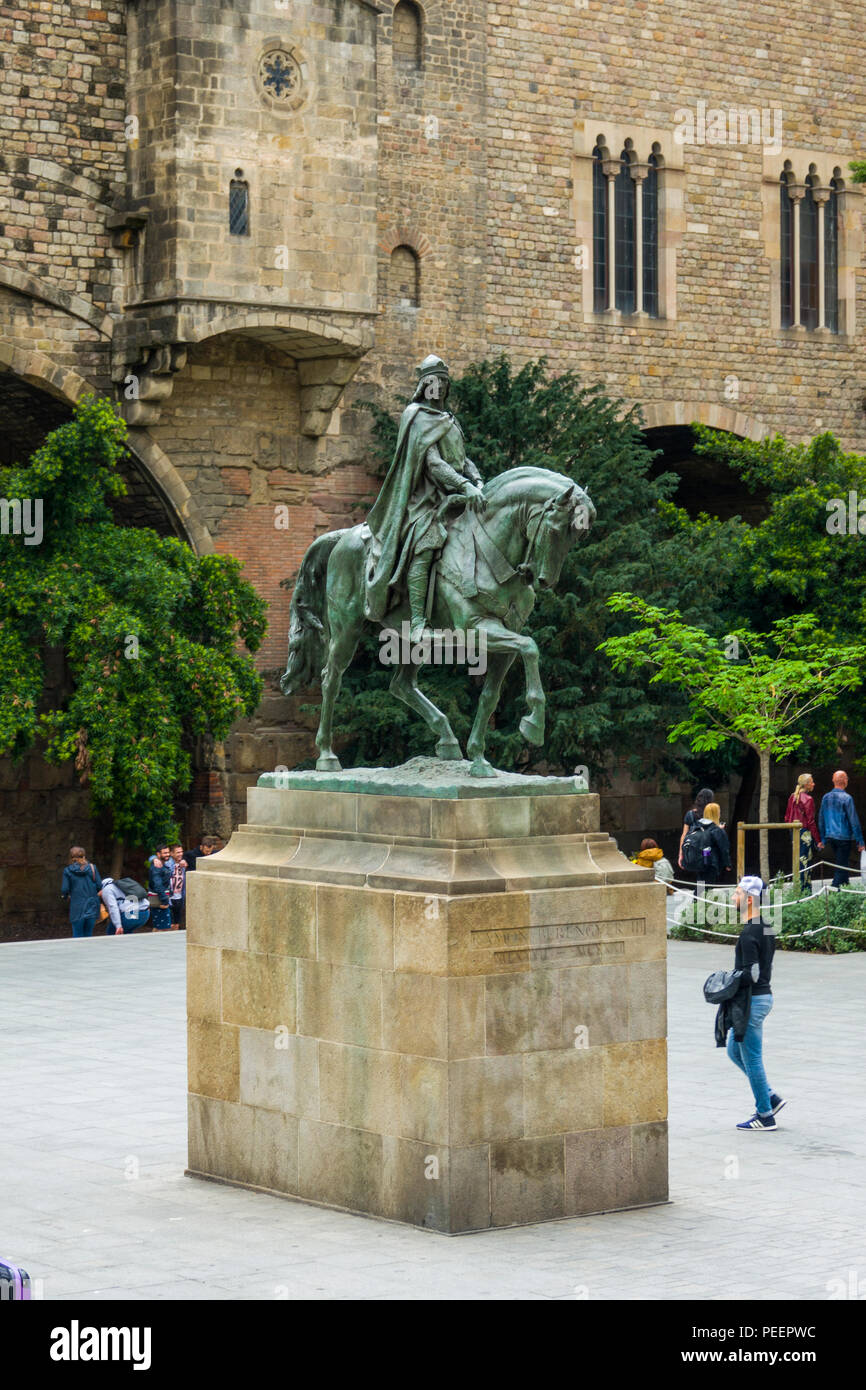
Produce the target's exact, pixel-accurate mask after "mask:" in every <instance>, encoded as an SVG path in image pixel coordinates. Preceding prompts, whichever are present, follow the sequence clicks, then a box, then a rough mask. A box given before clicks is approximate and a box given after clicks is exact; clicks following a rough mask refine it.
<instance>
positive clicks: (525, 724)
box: [478, 618, 547, 745]
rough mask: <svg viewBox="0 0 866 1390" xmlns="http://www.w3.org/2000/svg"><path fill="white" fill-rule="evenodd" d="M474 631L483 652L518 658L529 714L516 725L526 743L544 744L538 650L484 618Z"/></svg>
mask: <svg viewBox="0 0 866 1390" xmlns="http://www.w3.org/2000/svg"><path fill="white" fill-rule="evenodd" d="M478 631H479V632H482V633H484V634H485V635H484V638H483V640H484V643H485V650H486V651H487V652H488V653H492V654H493V655H496V654H497V653H500V652H507V653H510V654H511V655H512V658H513V657H515V656H519V657H520V658H521V660H522V662H523V669H524V671H525V673H526V703H527V705H528V706H529V713H528V714H525V715H524V716H523V718H522V719H521V721H520V732H521V733H522V734H523V737H524V738H525V739H526V741H527V743H534V744H537V745H540V744H542V743H543V742H544V710H545V705H546V703H547V702H546V700H545V698H544V689H543V687H542V684H541V673H540V672H539V669H538V647H537V646H536V645H535V643H534V641H533V640H532V638H531V637H527V636H526V635H525V634H524V633H519V632H511V631H510V630H509V629H508V628H507V627H505V626H504V625H503V624H502V623H501V622H500V621H499V619H498V618H484V619H482V621H481V622H480V623H479V624H478Z"/></svg>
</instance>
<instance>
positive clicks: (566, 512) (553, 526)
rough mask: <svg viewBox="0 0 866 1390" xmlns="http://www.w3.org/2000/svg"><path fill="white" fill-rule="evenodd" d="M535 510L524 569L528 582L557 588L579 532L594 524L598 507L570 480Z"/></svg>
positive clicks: (531, 520) (532, 516)
mask: <svg viewBox="0 0 866 1390" xmlns="http://www.w3.org/2000/svg"><path fill="white" fill-rule="evenodd" d="M533 513H534V514H532V513H531V514H530V519H529V523H528V525H527V540H528V542H529V544H528V548H527V554H526V559H525V560H524V562H523V565H522V566H521V570H522V572H523V574H524V576H525V578H526V579H527V581H528V583H530V584H532V585H534V586H537V587H538V588H540V589H554V588H555V587H556V585H557V584H558V582H559V575H560V571H561V570H562V565H563V562H564V560H565V557H566V555H567V554H568V552H569V551H570V550H571V547H572V546H573V545H574V543H575V541H576V540H577V537H578V535H579V534H580V533H581V532H583V531H588V530H589V528H590V526H592V524H593V522H594V521H595V519H596V510H595V507H594V506H593V504H592V500H591V499H590V496H589V494H588V493H587V492H584V490H583V488H581V487H578V485H577V483H567V484H566V486H565V487H563V488H559V489H557V491H555V492H554V493H553V494H552V495H551V496H550V497H549V498H548V499H547V500H546V501H545V502H543V503H542V504H541V505H540V507H539V508H538V509H533Z"/></svg>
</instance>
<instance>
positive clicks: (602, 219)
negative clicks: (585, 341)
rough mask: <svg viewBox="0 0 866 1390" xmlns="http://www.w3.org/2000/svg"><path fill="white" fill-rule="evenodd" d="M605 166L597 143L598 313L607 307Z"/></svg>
mask: <svg viewBox="0 0 866 1390" xmlns="http://www.w3.org/2000/svg"><path fill="white" fill-rule="evenodd" d="M603 166H604V151H603V150H602V148H601V146H600V145H596V147H595V149H594V150H593V152H592V289H593V308H594V309H595V312H596V313H597V314H603V313H604V311H605V309H606V308H607V180H606V179H605V177H604V167H603Z"/></svg>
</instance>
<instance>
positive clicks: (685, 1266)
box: [0, 933, 866, 1301]
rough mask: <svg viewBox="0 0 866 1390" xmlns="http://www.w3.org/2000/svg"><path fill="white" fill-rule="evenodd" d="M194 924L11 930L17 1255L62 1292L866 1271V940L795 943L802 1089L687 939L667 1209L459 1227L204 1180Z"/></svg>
mask: <svg viewBox="0 0 866 1390" xmlns="http://www.w3.org/2000/svg"><path fill="white" fill-rule="evenodd" d="M184 948H185V938H184V936H183V935H182V934H179V933H171V934H170V935H166V936H156V935H152V934H148V935H145V936H142V937H128V938H122V939H121V938H114V937H97V938H94V939H90V940H81V941H70V940H65V941H50V942H27V943H16V944H9V945H4V946H2V947H0V1132H2V1135H3V1143H2V1144H0V1192H2V1194H3V1196H2V1216H0V1254H3V1255H5V1256H7V1257H8V1258H10V1259H12V1260H14V1261H16V1262H18V1263H20V1264H23V1265H24V1266H25V1268H27V1269H29V1271H30V1273H31V1276H32V1278H33V1279H34V1281H37V1283H36V1291H37V1293H38V1294H41V1295H42V1296H43V1297H45V1298H47V1299H58V1300H65V1299H72V1298H82V1297H83V1298H85V1299H92V1300H95V1301H101V1300H106V1299H112V1298H122V1299H130V1300H135V1301H142V1300H145V1301H146V1300H151V1299H192V1300H196V1299H221V1300H222V1299H238V1298H241V1299H276V1300H284V1299H285V1300H291V1299H303V1298H308V1299H315V1300H323V1299H357V1298H363V1299H374V1300H386V1299H392V1300H397V1299H418V1300H420V1299H429V1300H440V1299H441V1300H447V1299H478V1300H493V1299H507V1300H517V1299H530V1300H538V1299H547V1300H549V1299H554V1300H557V1299H583V1298H588V1299H632V1300H636V1299H685V1298H694V1297H697V1298H702V1299H708V1300H719V1299H725V1298H727V1297H729V1296H730V1293H731V1287H732V1285H731V1280H732V1278H734V1277H735V1280H736V1296H737V1297H738V1298H743V1297H747V1298H754V1299H759V1300H761V1299H768V1298H782V1299H790V1300H801V1299H826V1298H827V1297H828V1292H829V1291H828V1284H829V1283H830V1282H831V1281H833V1280H839V1281H841V1282H842V1283H843V1284H844V1285H845V1286H846V1287H847V1286H848V1284H849V1280H850V1279H851V1276H852V1272H853V1274H854V1279H855V1282H856V1281H857V1280H863V1281H864V1282H863V1287H864V1289H866V1236H864V1222H863V1219H862V1213H863V1209H864V1199H866V1165H864V1157H866V1087H864V1084H863V1082H864V1075H863V1072H864V1068H863V1058H862V1038H863V999H864V996H866V955H859V954H858V955H850V956H838V957H824V956H820V957H818V956H807V955H799V954H793V953H784V954H783V953H779V954H778V955H777V956H776V965H775V974H774V985H775V986H776V1003H775V1006H774V1009H773V1012H772V1014H771V1016H770V1019H769V1021H768V1023H767V1025H766V1029H765V1038H766V1044H765V1057H766V1061H767V1071H768V1075H769V1077H770V1080H771V1081H772V1083H773V1084H774V1086H776V1087H777V1089H778V1090H779V1091H780V1092H781V1093H782V1094H783V1095H785V1097H786V1098H787V1099H788V1101H789V1104H788V1106H787V1108H786V1109H785V1110H784V1111H783V1112H782V1114H781V1116H780V1124H781V1126H782V1127H781V1129H780V1131H779V1132H778V1133H776V1134H768V1135H762V1134H752V1133H749V1134H740V1133H738V1132H737V1131H736V1130H735V1129H734V1125H735V1124H736V1122H737V1121H738V1120H742V1119H745V1118H747V1116H748V1115H749V1114H750V1113H751V1109H752V1106H751V1103H750V1102H751V1096H750V1093H749V1091H748V1087H747V1085H746V1082H745V1080H744V1078H743V1077H742V1076H741V1075H740V1073H739V1072H737V1071H736V1070H735V1069H734V1068H733V1067H732V1066H731V1064H730V1063H729V1062H728V1060H727V1058H726V1056H725V1054H724V1052H723V1051H717V1050H716V1049H715V1047H714V1045H713V1033H712V1025H713V1011H712V1009H711V1008H710V1007H709V1006H708V1005H707V1004H705V1003H704V1001H703V998H702V995H701V985H702V982H703V980H704V978H705V977H706V975H707V974H709V972H710V970H712V969H715V968H717V967H719V966H727V965H728V964H729V963H730V962H729V954H730V948H729V947H727V946H716V945H706V944H703V943H697V942H677V941H674V942H670V943H669V948H670V956H669V989H670V993H669V1016H670V1028H671V1037H670V1083H671V1110H670V1115H671V1126H670V1129H671V1135H670V1138H671V1197H672V1202H671V1204H669V1205H668V1206H663V1207H654V1208H650V1209H646V1210H643V1211H634V1212H618V1213H612V1214H610V1215H608V1216H592V1217H583V1218H575V1219H571V1220H567V1221H560V1222H556V1223H553V1224H549V1225H543V1226H527V1227H522V1228H519V1229H515V1230H493V1231H485V1232H481V1233H478V1234H475V1235H468V1236H459V1237H447V1236H440V1235H437V1234H435V1233H433V1232H428V1231H420V1230H414V1229H412V1228H409V1227H402V1226H396V1225H389V1224H387V1223H384V1222H379V1221H375V1220H371V1219H367V1218H364V1217H359V1216H350V1215H347V1214H345V1213H341V1212H333V1211H328V1210H326V1209H324V1208H318V1207H312V1206H307V1205H304V1204H302V1203H299V1202H293V1201H287V1200H282V1199H280V1198H277V1197H268V1196H264V1195H261V1194H256V1193H252V1192H246V1191H242V1190H239V1189H236V1188H231V1187H226V1186H221V1185H219V1184H216V1183H206V1182H201V1181H196V1180H194V1179H191V1178H186V1177H184V1176H183V1169H184V1166H185V1162H186V1058H185V1029H184V1024H185V1002H184V975H185V971H184V966H185V958H184Z"/></svg>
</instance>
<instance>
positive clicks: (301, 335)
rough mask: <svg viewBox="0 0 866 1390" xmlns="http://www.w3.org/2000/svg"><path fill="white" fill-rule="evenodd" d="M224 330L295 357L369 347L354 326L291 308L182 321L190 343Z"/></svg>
mask: <svg viewBox="0 0 866 1390" xmlns="http://www.w3.org/2000/svg"><path fill="white" fill-rule="evenodd" d="M221 333H247V334H249V335H250V336H251V337H253V338H258V339H260V340H261V341H262V342H266V343H270V344H271V345H272V346H273V347H276V348H280V349H281V350H282V351H283V352H287V353H289V354H290V355H291V356H293V357H296V356H304V357H324V356H326V355H328V354H329V352H330V353H331V354H333V355H335V356H344V355H355V354H357V355H360V354H362V353H363V352H366V351H367V349H368V347H369V343H368V342H367V341H366V339H365V338H364V336H363V335H362V334H361V333H358V332H356V331H354V330H353V329H351V328H348V327H344V326H343V325H342V324H337V323H333V322H331V321H330V320H328V319H323V318H317V317H316V316H315V315H313V314H305V313H303V312H300V311H299V312H294V311H292V310H290V309H258V310H253V311H251V310H248V309H247V310H242V311H241V312H237V311H235V312H232V313H227V314H219V315H218V316H217V317H216V318H213V319H208V320H206V321H204V322H199V323H192V324H183V325H182V337H183V341H184V342H187V343H201V342H204V341H205V339H206V338H215V337H217V336H218V335H219V334H221Z"/></svg>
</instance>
